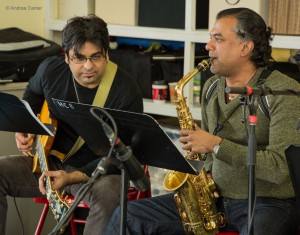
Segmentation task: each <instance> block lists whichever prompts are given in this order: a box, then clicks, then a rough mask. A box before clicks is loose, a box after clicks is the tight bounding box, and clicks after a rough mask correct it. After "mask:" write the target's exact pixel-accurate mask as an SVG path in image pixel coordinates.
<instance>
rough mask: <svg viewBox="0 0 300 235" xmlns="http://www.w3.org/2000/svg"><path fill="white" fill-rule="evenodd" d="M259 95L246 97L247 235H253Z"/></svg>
mask: <svg viewBox="0 0 300 235" xmlns="http://www.w3.org/2000/svg"><path fill="white" fill-rule="evenodd" d="M258 97H259V95H256V94H254V95H250V96H249V97H248V107H249V125H250V134H249V137H248V161H247V165H248V235H253V234H254V231H253V220H254V205H255V195H256V193H255V192H256V191H255V165H256V148H257V139H256V134H255V127H256V125H257V108H258Z"/></svg>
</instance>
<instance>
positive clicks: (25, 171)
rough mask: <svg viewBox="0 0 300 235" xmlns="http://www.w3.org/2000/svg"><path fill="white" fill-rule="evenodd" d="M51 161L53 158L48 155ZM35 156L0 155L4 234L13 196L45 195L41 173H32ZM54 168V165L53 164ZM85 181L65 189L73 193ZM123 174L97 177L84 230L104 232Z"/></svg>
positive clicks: (1, 230) (0, 213)
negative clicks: (40, 177) (39, 180)
mask: <svg viewBox="0 0 300 235" xmlns="http://www.w3.org/2000/svg"><path fill="white" fill-rule="evenodd" d="M48 160H49V161H50V162H51V159H50V158H48ZM31 162H32V161H31V159H30V158H29V157H25V156H7V157H0V234H5V225H6V215H7V200H6V196H7V195H9V196H12V197H26V198H30V197H32V198H33V197H41V196H43V195H42V194H41V193H40V191H39V188H38V178H39V176H40V174H32V166H31V165H32V164H31ZM51 165H52V167H54V168H55V169H63V170H67V171H70V170H72V168H71V167H65V166H63V165H62V164H61V163H60V162H59V161H52V164H51ZM52 169H53V168H52ZM81 186H82V185H81V184H74V185H70V186H67V187H66V188H65V191H66V192H67V193H70V194H72V195H75V194H76V192H77V191H78V190H79V188H81ZM120 187H121V186H120V176H119V175H108V176H105V177H102V178H100V179H99V180H97V181H96V182H95V183H94V184H93V186H92V187H91V189H90V190H89V191H88V193H87V194H86V195H85V197H84V199H83V201H84V202H85V203H86V204H88V205H89V206H90V211H89V215H88V217H87V223H86V225H85V229H84V234H85V235H90V234H93V235H94V234H99V235H100V234H102V232H103V229H104V228H105V226H106V224H107V223H108V221H109V219H110V217H111V215H112V214H113V212H114V210H115V208H116V207H117V206H118V204H119V201H120Z"/></svg>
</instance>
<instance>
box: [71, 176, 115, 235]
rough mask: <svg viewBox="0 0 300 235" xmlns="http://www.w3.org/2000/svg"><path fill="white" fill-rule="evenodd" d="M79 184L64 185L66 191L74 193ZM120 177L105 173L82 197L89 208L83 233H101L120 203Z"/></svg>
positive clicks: (85, 234)
mask: <svg viewBox="0 0 300 235" xmlns="http://www.w3.org/2000/svg"><path fill="white" fill-rule="evenodd" d="M81 186H82V185H81V184H75V185H71V186H69V187H66V192H68V193H71V194H72V195H76V193H77V191H78V190H79V188H81ZM120 191H121V177H120V175H107V176H104V177H101V178H100V179H99V180H97V181H96V182H95V183H94V184H93V186H92V187H91V188H90V190H89V191H88V192H87V194H86V195H85V196H84V198H83V202H84V203H86V204H87V205H89V207H90V210H89V214H88V217H87V222H86V224H85V226H84V233H83V234H84V235H91V234H93V235H97V234H99V235H101V234H103V229H104V228H105V227H106V224H107V223H108V221H109V219H110V218H111V216H112V214H113V212H114V210H115V209H116V207H117V206H118V205H119V203H120Z"/></svg>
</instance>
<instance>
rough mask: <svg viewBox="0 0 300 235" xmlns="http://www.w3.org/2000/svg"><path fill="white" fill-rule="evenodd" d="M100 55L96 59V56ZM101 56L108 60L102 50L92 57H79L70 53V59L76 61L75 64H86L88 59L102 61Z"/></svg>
mask: <svg viewBox="0 0 300 235" xmlns="http://www.w3.org/2000/svg"><path fill="white" fill-rule="evenodd" d="M97 56H99V58H98V59H95V57H97ZM100 58H103V59H104V60H106V57H105V56H104V55H102V54H101V53H100V52H99V53H95V54H94V55H92V56H90V57H85V56H82V57H78V56H72V57H71V56H70V55H69V59H70V60H71V61H72V62H74V63H75V64H85V63H86V62H87V61H88V60H90V61H91V63H95V62H101V60H100ZM74 59H75V60H76V59H83V61H82V62H78V61H77V62H75V61H74Z"/></svg>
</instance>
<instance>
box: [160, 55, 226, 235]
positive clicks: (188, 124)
mask: <svg viewBox="0 0 300 235" xmlns="http://www.w3.org/2000/svg"><path fill="white" fill-rule="evenodd" d="M209 64H210V61H209V60H203V61H202V62H200V63H199V64H198V65H197V67H196V68H195V69H194V70H193V71H192V72H190V73H188V74H187V75H185V76H184V77H183V78H182V79H181V80H180V81H179V82H178V83H177V85H176V87H175V92H176V94H177V102H178V106H177V107H176V110H177V115H178V119H179V125H180V128H181V129H186V130H195V122H194V120H193V118H192V115H191V113H190V110H189V107H188V106H187V105H186V97H184V95H183V88H184V86H185V85H186V84H187V83H188V81H189V80H190V79H191V78H193V77H194V76H195V75H196V74H197V73H198V72H200V71H202V70H206V69H207V68H208V66H209ZM189 153H190V150H188V151H187V155H188V154H189ZM186 158H187V157H186ZM193 159H194V160H199V161H204V160H205V159H203V158H202V156H201V154H196V155H194V157H193ZM164 188H165V189H166V190H168V191H174V190H175V191H176V192H175V195H174V199H175V202H176V205H177V208H178V210H179V214H180V217H181V220H182V223H183V226H184V230H185V232H186V234H193V235H203V234H216V233H217V232H218V230H219V228H220V227H222V226H224V225H225V218H224V216H223V214H221V213H219V212H218V211H217V206H216V198H215V196H214V192H215V191H216V186H215V183H214V181H213V180H212V179H211V178H208V177H207V173H206V171H205V169H204V167H203V168H202V170H201V172H200V174H199V175H192V174H187V173H183V172H178V171H169V172H167V174H166V176H165V178H164Z"/></svg>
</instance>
